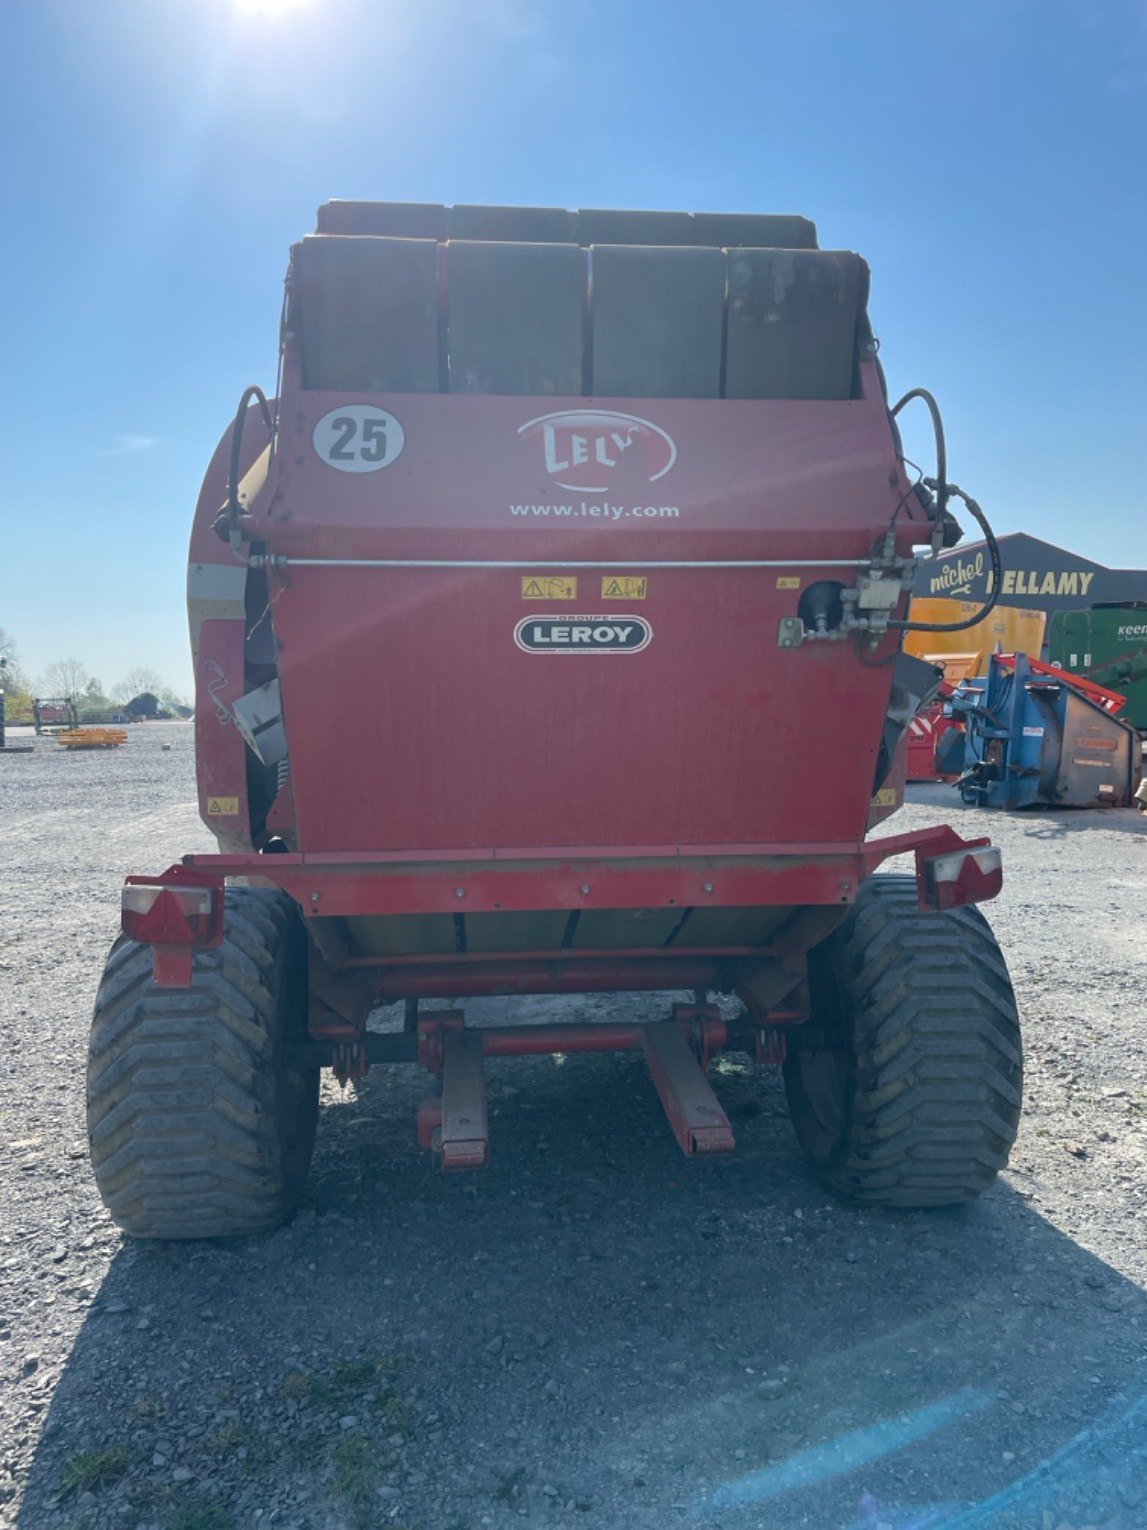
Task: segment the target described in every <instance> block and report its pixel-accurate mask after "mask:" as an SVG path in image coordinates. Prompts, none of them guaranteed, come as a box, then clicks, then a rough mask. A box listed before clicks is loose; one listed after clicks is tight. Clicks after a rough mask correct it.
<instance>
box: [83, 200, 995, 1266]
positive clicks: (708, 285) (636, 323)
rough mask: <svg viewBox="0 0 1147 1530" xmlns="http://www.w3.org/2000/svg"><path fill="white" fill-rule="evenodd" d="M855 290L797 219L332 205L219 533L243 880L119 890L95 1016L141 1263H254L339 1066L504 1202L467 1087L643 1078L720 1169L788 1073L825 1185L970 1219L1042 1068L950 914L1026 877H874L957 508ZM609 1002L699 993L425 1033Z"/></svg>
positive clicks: (206, 645)
mask: <svg viewBox="0 0 1147 1530" xmlns="http://www.w3.org/2000/svg"><path fill="white" fill-rule="evenodd" d="M867 290H868V273H867V268H866V267H865V266H864V263H863V262H862V261H861V260H860V259H859V257H858V256H856V255H853V254H851V253H849V252H844V251H822V250H820V249H818V248H817V246H816V237H815V230H814V229H813V226H812V225H811V224H809V223H808V222H807V221H806V220H804V219H801V218H795V217H787V216H786V217H766V216H757V215H727V216H726V215H717V214H695V215H689V214H676V213H673V214H671V213H639V212H605V211H593V210H588V211H587V210H583V211H581V212H579V213H569V212H565V211H562V210H559V209H548V208H482V207H463V206H457V207H453V208H444V207H435V206H430V205H425V206H424V205H421V204H394V203H337V202H336V203H330V204H327V206H325V207H324V208H322V209H321V210H320V214H319V225H318V232H317V233H316V234H314V235H311V236H308V237H307V238H305V239H304V240H303V241H302V242H301V243H300V244H299V245H297V246H296V247H295V249H294V250H293V251H292V255H291V263H290V269H289V272H288V278H287V301H286V306H285V311H284V323H283V332H282V337H281V355H280V380H279V387H278V390H277V396H276V397H275V398H273V399H270V400H268V399H266V398H265V397H264V396H263V395H262V393H261V392H260V391H259V390H258V389H249V390H247V392H246V393H245V394H244V396H243V399H242V401H241V404H240V409H239V411H238V413H237V415H236V419H235V421H234V424H233V425H232V427H231V428H230V430H229V431H228V432H227V433H225V435H224V437H223V439H222V440H221V441H220V443H219V446H218V447H217V449H216V452H215V456H214V458H213V460H212V462H211V465H210V467H209V469H208V472H207V477H206V480H205V482H204V486H203V490H202V493H201V495H200V499H199V504H198V508H197V511H196V516H195V522H194V528H193V532H192V543H191V558H190V568H189V578H188V598H189V611H190V618H191V636H192V649H193V654H194V661H195V674H196V685H197V707H196V719H195V727H196V751H197V768H198V783H199V795H200V811H201V813H202V816H203V819H204V822H205V823H206V824H207V825H208V827H209V828H210V829H211V830H212V832H213V833H214V835H215V837H216V840H217V842H218V846H219V849H218V853H216V854H210V855H200V854H196V855H189V856H186V857H184V858H183V860H182V861H181V862H179V863H178V864H176V865H174V866H172V867H170V868H169V869H168V870H167V871H166V872H163V873H160V874H158V875H139V876H132V877H129V878H128V881H127V885H126V886H125V888H124V894H123V912H122V928H123V934H122V935H121V937H120V940H119V941H118V942H117V943H116V945H115V946H114V947H113V950H112V954H111V956H110V958H109V961H108V967H107V971H106V973H105V977H104V981H103V984H102V985H101V989H100V994H99V996H98V998H97V1003H96V1013H95V1018H94V1022H93V1032H92V1049H91V1063H90V1076H89V1123H90V1130H91V1144H92V1156H93V1163H94V1166H95V1170H96V1176H97V1180H98V1182H99V1185H100V1190H101V1193H102V1194H103V1196H104V1199H105V1202H106V1204H107V1205H108V1206H109V1208H110V1210H111V1211H112V1214H113V1216H114V1217H115V1218H116V1220H117V1221H118V1222H119V1224H120V1225H121V1226H123V1227H125V1228H126V1229H128V1230H129V1231H131V1232H134V1233H137V1234H139V1235H143V1236H163V1237H194V1236H218V1235H220V1234H223V1233H229V1232H250V1231H257V1230H259V1229H261V1228H265V1227H271V1226H274V1225H275V1224H276V1223H277V1222H278V1221H279V1220H281V1219H282V1218H283V1217H284V1216H285V1215H287V1214H288V1213H289V1211H290V1209H291V1207H292V1206H293V1205H294V1204H295V1203H296V1202H297V1199H298V1197H299V1196H300V1194H301V1193H302V1189H303V1185H304V1182H305V1177H306V1172H307V1165H308V1163H309V1159H310V1154H311V1149H312V1145H313V1140H314V1134H315V1128H316V1121H317V1115H318V1107H317V1101H318V1077H319V1070H320V1069H321V1068H323V1067H328V1066H329V1067H331V1068H333V1069H334V1071H335V1073H336V1074H337V1076H338V1077H339V1078H340V1079H341V1080H343V1081H344V1082H346V1081H347V1080H349V1079H354V1078H360V1077H361V1076H362V1075H363V1073H365V1071H366V1070H367V1069H368V1068H369V1067H371V1066H373V1065H376V1064H397V1063H407V1064H416V1065H418V1066H420V1067H421V1068H422V1069H424V1070H425V1071H426V1073H427V1074H428V1076H429V1078H430V1079H431V1080H433V1081H434V1087H435V1092H434V1093H433V1095H432V1096H431V1098H430V1099H428V1101H427V1102H426V1104H425V1105H424V1106H423V1108H422V1110H421V1111H420V1113H419V1120H418V1135H419V1140H420V1141H421V1142H422V1143H423V1144H424V1145H425V1146H427V1147H429V1148H432V1149H433V1150H434V1152H435V1153H436V1155H437V1159H438V1162H439V1163H440V1164H441V1166H442V1167H443V1168H445V1169H461V1168H473V1167H479V1166H481V1165H483V1164H485V1163H486V1161H487V1159H488V1156H489V1135H488V1122H487V1113H486V1104H485V1084H484V1073H483V1065H484V1059H485V1058H486V1057H488V1056H491V1055H495V1056H509V1055H536V1054H539V1053H547V1052H554V1053H557V1052H574V1051H618V1050H632V1051H635V1052H639V1053H641V1055H642V1056H643V1057H644V1059H645V1061H646V1064H647V1066H648V1071H649V1075H650V1078H651V1081H652V1083H653V1086H654V1088H655V1090H656V1092H657V1094H658V1096H659V1097H660V1099H661V1102H662V1104H663V1106H664V1108H665V1111H666V1115H667V1117H668V1120H669V1123H670V1125H671V1128H672V1131H673V1134H674V1136H675V1137H676V1139H677V1141H678V1143H679V1145H680V1147H681V1148H682V1150H683V1151H685V1152H686V1153H688V1154H710V1153H728V1152H731V1151H733V1149H734V1139H733V1133H732V1130H731V1128H730V1125H729V1122H728V1119H727V1117H726V1116H725V1114H724V1111H723V1110H722V1108H721V1105H720V1103H719V1100H718V1097H717V1095H716V1093H715V1092H714V1090H713V1087H712V1085H711V1084H710V1082H709V1079H708V1077H707V1068H708V1064H709V1060H710V1058H711V1057H712V1056H713V1055H714V1054H715V1053H716V1052H718V1051H719V1050H720V1049H721V1048H723V1047H733V1048H736V1049H737V1050H739V1051H743V1052H747V1053H748V1054H749V1055H750V1056H752V1057H753V1058H755V1059H756V1060H757V1061H758V1062H760V1063H772V1064H779V1065H782V1066H783V1069H784V1079H785V1088H786V1093H787V1095H788V1099H789V1103H790V1107H791V1110H792V1114H793V1120H794V1125H795V1126H796V1130H797V1135H798V1138H799V1139H800V1141H801V1145H802V1147H803V1148H804V1150H805V1152H806V1154H807V1156H808V1158H809V1160H810V1162H811V1163H812V1165H813V1167H814V1168H815V1169H816V1171H817V1172H818V1173H819V1174H820V1175H821V1177H822V1178H823V1179H824V1180H825V1181H826V1182H827V1183H828V1184H829V1185H830V1186H832V1187H833V1188H834V1189H835V1190H837V1191H838V1192H839V1193H841V1194H843V1195H846V1196H850V1197H853V1198H856V1199H860V1200H867V1201H877V1202H887V1203H890V1204H898V1205H930V1204H942V1203H947V1202H952V1201H959V1200H965V1199H968V1198H969V1197H971V1196H974V1195H976V1194H978V1193H979V1192H980V1191H981V1190H983V1189H984V1188H985V1186H986V1185H987V1184H989V1183H990V1182H991V1180H992V1179H993V1177H994V1176H995V1174H996V1173H997V1172H998V1170H999V1169H1000V1168H1001V1167H1002V1166H1003V1164H1004V1163H1005V1162H1006V1160H1007V1154H1008V1151H1009V1149H1010V1146H1011V1142H1012V1140H1013V1139H1014V1135H1015V1131H1016V1126H1017V1121H1018V1114H1019V1107H1020V1085H1021V1072H1022V1067H1021V1056H1020V1041H1019V1030H1018V1020H1017V1018H1016V1013H1015V1004H1014V997H1013V995H1012V990H1011V985H1010V982H1009V980H1008V976H1007V970H1006V967H1005V965H1004V962H1003V958H1002V956H1001V955H1000V952H999V949H998V947H997V946H996V944H995V942H994V940H993V938H992V936H991V932H990V930H989V929H988V926H987V925H986V923H985V922H984V920H983V919H982V917H981V916H980V915H979V913H978V912H977V911H976V909H975V908H974V906H973V905H974V904H975V903H977V902H979V901H982V900H985V899H989V898H992V897H994V896H995V894H996V893H997V892H998V891H999V888H1000V885H1001V878H1002V871H1001V865H1000V856H999V852H998V850H996V849H994V848H993V847H992V846H991V845H990V844H989V842H988V841H987V840H986V839H970V840H966V839H963V838H961V837H960V836H959V835H957V834H956V833H955V832H954V831H953V830H952V829H950V828H947V827H938V828H935V829H928V830H920V831H916V832H914V833H910V834H900V835H894V836H891V837H888V838H876V839H871V838H868V837H867V836H868V833H869V831H870V830H871V829H872V828H873V827H874V826H875V825H877V824H878V823H879V822H880V821H881V820H882V819H884V818H886V817H887V816H888V815H889V814H890V813H891V812H893V811H895V808H896V807H897V806H898V805H899V802H900V799H901V792H902V785H903V778H904V764H903V740H904V734H905V730H906V729H907V727H908V725H909V723H910V721H911V719H912V717H913V716H914V715H915V713H916V711H917V710H918V709H919V708H920V707H921V706H924V705H926V704H927V703H928V702H929V701H930V700H931V699H932V697H933V696H934V695H935V694H936V691H937V686H938V683H939V675H938V673H937V672H936V670H935V669H934V668H933V666H931V665H929V664H927V663H924V662H923V661H921V660H919V659H915V658H913V657H911V656H910V655H908V654H906V653H904V652H902V650H901V638H902V634H903V631H904V629H905V627H906V626H907V625H908V623H907V621H906V617H905V610H906V604H907V598H908V592H909V590H910V587H911V584H912V580H913V572H914V569H915V566H916V565H915V557H914V549H915V548H916V547H918V546H919V545H920V544H922V543H928V542H930V543H931V544H932V546H933V548H934V549H939V548H940V547H942V546H946V545H950V544H951V542H952V540H953V536H954V534H956V533H957V531H958V528H956V527H955V523H954V522H953V520H952V518H951V517H950V516H949V515H948V513H947V510H946V509H945V502H946V500H947V497H948V492H949V488H950V486H949V485H947V484H946V482H945V481H944V471H943V447H942V438H941V442H940V445H941V451H940V471H939V474H938V479H937V480H936V482H935V491H936V492H935V496H934V497H933V494H931V493H930V492H929V491H928V490H927V489H926V488H925V487H924V486H923V485H922V484H920V483H914V482H913V481H912V480H911V479H910V478H909V476H908V474H907V471H906V466H905V463H904V460H903V458H902V454H901V450H900V445H899V437H898V434H897V430H896V425H895V418H894V416H895V413H896V409H897V408H898V407H899V406H896V408H893V409H892V410H890V409H889V405H888V401H887V398H886V396H885V390H884V382H883V377H882V374H881V371H880V368H879V365H878V362H877V359H876V345H875V341H874V339H873V336H872V332H871V329H870V327H869V323H868V318H867V313H866V299H867ZM910 396H911V397H915V396H921V397H923V398H924V399H925V401H926V402H927V403H928V404H929V407H930V408H931V409H932V410H933V416H934V419H936V421H937V428H938V429H939V426H938V415H937V414H936V411H935V406H934V403H933V401H931V399H930V396H928V395H925V394H922V393H919V390H917V392H914V394H913V395H910ZM951 492H953V493H955V494H958V493H960V491H958V490H955V489H954V488H952V490H951ZM967 503H969V505H970V506H971V508H972V510H973V513H974V514H975V515H976V516H977V518H979V519H981V520H982V513H981V512H980V511H979V508H978V507H977V506H975V505H974V502H972V501H967ZM988 535H989V538H990V531H989V533H988ZM991 545H993V546H994V541H992V542H991ZM559 660H560V661H561V662H557V661H559ZM348 717H353V718H354V722H355V729H354V744H353V747H350V746H348V745H347V743H346V741H345V739H346V734H345V719H347V718H348ZM905 854H911V855H912V856H913V857H914V861H915V873H914V875H908V876H905V875H888V874H881V875H874V873H875V872H877V870H878V868H879V867H880V866H882V864H883V863H884V862H885V861H886V860H887V859H888V858H889V857H892V856H897V855H905ZM624 990H630V991H639V992H650V993H656V992H662V993H666V994H668V995H671V996H672V998H671V999H670V1001H669V1002H668V1003H667V1005H666V1007H665V1009H664V1010H662V1011H661V1012H660V1013H658V1012H657V1009H656V1006H651V1013H650V1017H649V1020H648V1022H647V1023H645V1024H632V1023H629V1024H618V1023H612V1022H593V1023H588V1022H582V1021H576V1020H575V1021H571V1022H570V1023H562V1024H546V1025H537V1024H516V1023H515V1024H511V1025H506V1026H500V1027H488V1026H479V1027H473V1028H472V1027H468V1026H467V1025H466V1024H465V1022H464V1016H463V1013H462V1011H461V1010H460V1009H456V1008H453V1007H451V1008H449V1009H443V1008H430V1007H427V1006H428V1005H429V1004H431V1003H432V1002H433V1001H442V1000H445V1001H447V1002H448V1003H449V1004H450V1005H451V1006H453V1005H454V1004H455V1003H457V1002H459V1001H462V1000H464V999H465V998H467V997H470V996H481V995H519V996H523V998H528V996H529V995H536V994H578V993H586V992H614V991H624ZM719 995H727V996H729V997H730V998H732V999H735V1000H737V1001H739V1003H738V1004H729V1003H725V1004H720V1003H718V1002H717V1001H716V997H715V996H719ZM393 1003H401V1004H402V1006H403V1010H402V1016H403V1018H402V1023H401V1028H400V1029H397V1028H395V1025H390V1026H387V1027H386V1028H384V1029H378V1028H374V1029H372V1028H371V1027H372V1023H373V1022H372V1020H371V1017H372V1015H375V1014H376V1012H377V1011H378V1009H379V1006H380V1005H386V1004H393ZM571 1013H574V1011H572V1010H571ZM383 1024H384V1026H385V1021H383Z"/></svg>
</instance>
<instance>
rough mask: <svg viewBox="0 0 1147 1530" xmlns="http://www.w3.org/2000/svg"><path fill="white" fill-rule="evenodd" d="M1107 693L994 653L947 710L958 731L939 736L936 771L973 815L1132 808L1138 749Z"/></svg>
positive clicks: (1021, 658)
mask: <svg viewBox="0 0 1147 1530" xmlns="http://www.w3.org/2000/svg"><path fill="white" fill-rule="evenodd" d="M1107 695H1108V693H1107V692H1104V691H1103V690H1102V688H1101V687H1099V686H1095V685H1090V684H1089V683H1088V682H1087V681H1083V682H1082V683H1081V682H1080V681H1078V680H1077V679H1076V677H1074V676H1070V675H1067V674H1065V673H1063V672H1062V671H1060V670H1056V669H1053V668H1052V667H1051V666H1050V665H1047V664H1042V663H1041V662H1040V661H1039V660H1038V659H1031V658H1029V656H1028V655H1027V654H1023V653H1017V654H993V655H992V656H991V658H990V660H989V661H988V670H987V673H986V675H983V676H979V677H976V678H972V679H964V680H962V681H961V682H960V684H959V685H958V686H957V688H956V690H955V693H954V694H953V695H952V697H951V699H950V701H949V702H948V703H947V705H946V706H945V711H946V712H950V713H951V715H952V716H953V717H955V718H957V719H959V720H960V721H961V722H962V723H963V725H964V727H963V730H962V731H961V730H959V729H952V730H951V731H950V732H948V733H946V734H944V736H943V737H942V739H941V740H940V742H939V744H938V745H937V750H936V763H937V766H938V768H939V769H940V770H941V771H943V772H944V773H945V774H951V775H956V776H958V780H957V781H956V785H957V787H958V788H959V790H960V795H961V796H962V797H963V798H964V801H965V802H968V803H971V804H973V805H975V806H977V807H994V808H1005V809H1009V810H1012V809H1015V808H1026V807H1129V806H1131V804H1132V802H1133V800H1134V796H1135V788H1136V787H1137V786H1138V784H1139V778H1140V774H1141V743H1140V738H1139V734H1138V733H1136V731H1135V729H1134V728H1132V727H1131V726H1130V724H1129V723H1125V722H1123V721H1122V719H1120V718H1118V717H1113V716H1112V714H1111V712H1110V711H1108V710H1107V705H1106V704H1104V702H1103V700H1102V698H1105V697H1107ZM1093 697H1094V698H1095V699H1093ZM1121 699H1122V698H1119V697H1112V698H1111V701H1110V703H1108V704H1118V703H1119V702H1120V701H1121Z"/></svg>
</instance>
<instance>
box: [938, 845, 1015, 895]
mask: <svg viewBox="0 0 1147 1530" xmlns="http://www.w3.org/2000/svg"><path fill="white" fill-rule="evenodd" d="M920 870H921V873H922V879H921V884H920V901H921V902H922V903H923V904H924V905H925V906H926V907H928V908H935V909H943V908H959V907H960V905H961V904H964V903H984V902H986V901H987V899H988V898H994V897H995V896H996V894H997V893H998V892H999V890H1000V888H1001V887H1002V886H1003V885H1004V859H1003V856H1002V855H1001V853H1000V851H999V850H998V849H997V847H996V846H995V845H984V846H982V847H980V848H977V849H975V850H949V851H948V852H947V853H946V854H945V855H933V856H929V858H928V859H927V860H926V861H924V862H923V864H922V865H921V867H920Z"/></svg>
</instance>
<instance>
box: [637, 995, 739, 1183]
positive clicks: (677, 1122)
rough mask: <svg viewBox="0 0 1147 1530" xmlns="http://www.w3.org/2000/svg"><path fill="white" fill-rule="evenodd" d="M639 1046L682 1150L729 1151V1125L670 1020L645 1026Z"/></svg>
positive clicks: (730, 1133)
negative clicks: (640, 1045)
mask: <svg viewBox="0 0 1147 1530" xmlns="http://www.w3.org/2000/svg"><path fill="white" fill-rule="evenodd" d="M642 1048H643V1050H644V1052H645V1061H646V1064H647V1066H648V1068H649V1076H650V1078H652V1080H653V1087H654V1088H655V1089H656V1090H657V1093H658V1094H659V1095H660V1097H661V1103H662V1105H663V1106H664V1107H665V1114H666V1115H667V1116H668V1117H669V1125H670V1126H671V1127H672V1128H673V1135H674V1136H675V1137H676V1138H677V1141H678V1143H679V1144H680V1147H681V1151H682V1152H683V1153H688V1154H693V1153H731V1152H732V1151H733V1147H734V1143H733V1128H732V1127H731V1126H730V1125H729V1119H728V1117H727V1116H726V1115H725V1112H724V1111H723V1110H722V1109H721V1107H720V1105H719V1104H718V1103H717V1096H716V1095H715V1094H714V1093H713V1091H712V1089H711V1088H710V1087H709V1081H708V1079H707V1078H706V1077H705V1075H704V1073H702V1071H701V1065H700V1064H699V1063H698V1061H697V1058H696V1056H695V1054H694V1053H693V1051H692V1049H691V1048H690V1046H689V1044H688V1042H687V1041H686V1040H685V1037H684V1036H683V1035H682V1033H681V1027H680V1025H678V1024H676V1023H675V1022H674V1021H672V1020H670V1021H667V1022H665V1023H663V1024H659V1025H647V1026H646V1027H645V1029H644V1032H643V1034H642Z"/></svg>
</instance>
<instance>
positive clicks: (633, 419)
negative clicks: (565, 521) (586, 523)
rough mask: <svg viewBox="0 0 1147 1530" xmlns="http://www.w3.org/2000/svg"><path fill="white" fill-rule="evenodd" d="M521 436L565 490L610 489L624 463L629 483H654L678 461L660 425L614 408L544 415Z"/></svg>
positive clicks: (525, 427) (521, 430)
mask: <svg viewBox="0 0 1147 1530" xmlns="http://www.w3.org/2000/svg"><path fill="white" fill-rule="evenodd" d="M518 434H519V436H521V437H522V439H523V440H524V441H528V442H530V443H531V444H534V445H535V446H536V449H537V450H538V452H539V453H540V454H541V458H542V461H543V462H544V464H545V469H546V472H547V473H548V474H549V475H550V477H551V478H552V479H553V480H554V482H555V483H557V484H560V486H561V487H562V488H563V489H584V490H586V491H587V492H598V491H600V490H603V489H608V488H611V487H612V486H613V479H614V477H615V475H618V469H619V468H623V467H624V470H625V475H626V477H627V481H629V482H633V481H635V480H644V481H645V482H646V483H656V482H657V480H658V479H659V478H664V477H665V475H666V473H668V472H669V470H670V468H671V467H672V466H673V464H674V463H675V462H676V461H677V446H676V443H675V442H674V440H673V437H672V436H671V435H669V434H668V433H667V432H666V431H664V430H662V429H661V426H660V425H654V424H653V422H652V421H651V420H643V419H641V418H640V416H638V415H636V414H621V413H619V412H618V411H617V410H613V409H563V410H561V411H559V412H558V413H557V414H540V415H538V417H537V419H534V420H528V421H527V422H526V424H525V425H519V427H518ZM631 475H632V476H631Z"/></svg>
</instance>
